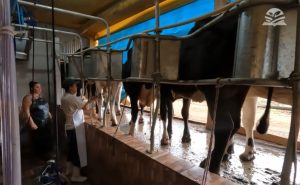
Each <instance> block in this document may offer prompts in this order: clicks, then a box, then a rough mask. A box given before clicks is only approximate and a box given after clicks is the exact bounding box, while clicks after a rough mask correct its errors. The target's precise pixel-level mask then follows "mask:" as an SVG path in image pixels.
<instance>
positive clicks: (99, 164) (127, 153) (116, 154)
mask: <svg viewBox="0 0 300 185" xmlns="http://www.w3.org/2000/svg"><path fill="white" fill-rule="evenodd" d="M115 130H116V129H115V128H112V127H107V128H102V129H99V127H96V126H94V125H91V124H88V123H87V124H86V133H87V135H86V137H87V153H88V171H89V172H90V173H89V175H88V177H89V182H90V184H91V185H123V184H124V185H196V184H201V180H202V175H203V173H204V170H203V169H202V168H200V167H198V166H196V165H194V164H192V163H190V162H188V161H185V160H182V159H179V158H177V157H174V156H173V155H172V154H171V153H170V152H168V151H162V150H159V149H158V150H157V151H155V152H154V153H153V154H148V153H146V150H147V149H149V146H148V144H146V143H144V142H143V141H141V140H139V139H137V138H135V137H132V136H129V135H127V134H125V133H123V132H121V131H118V132H117V134H116V135H115V137H113V135H114V133H115ZM231 184H234V183H233V182H231V181H229V180H226V179H224V178H222V177H220V176H218V175H215V174H212V173H208V177H207V185H231Z"/></svg>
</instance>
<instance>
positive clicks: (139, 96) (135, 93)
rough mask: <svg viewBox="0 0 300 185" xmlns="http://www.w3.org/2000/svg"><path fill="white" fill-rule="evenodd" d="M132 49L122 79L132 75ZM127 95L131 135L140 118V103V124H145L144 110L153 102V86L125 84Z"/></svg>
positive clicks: (136, 83)
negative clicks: (129, 106)
mask: <svg viewBox="0 0 300 185" xmlns="http://www.w3.org/2000/svg"><path fill="white" fill-rule="evenodd" d="M131 55H132V49H129V50H128V53H127V61H126V62H125V63H124V64H123V66H122V79H126V78H128V77H130V75H131V64H132V56H131ZM123 86H124V89H125V91H126V94H127V95H128V96H129V98H130V104H131V120H130V122H129V124H130V130H129V134H130V135H133V134H134V127H135V123H136V121H137V117H138V102H139V105H140V107H141V117H140V118H139V123H143V110H144V107H145V106H150V105H151V104H152V103H153V101H154V97H153V93H152V90H153V89H152V84H149V83H140V82H123Z"/></svg>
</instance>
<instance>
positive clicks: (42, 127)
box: [20, 81, 53, 160]
mask: <svg viewBox="0 0 300 185" xmlns="http://www.w3.org/2000/svg"><path fill="white" fill-rule="evenodd" d="M29 91H30V93H29V94H27V95H25V96H24V98H23V101H22V107H21V112H20V120H22V122H23V123H24V126H23V127H25V128H29V129H30V135H31V142H32V149H33V152H34V154H35V155H37V157H38V158H40V159H42V160H48V159H49V158H50V155H51V150H52V147H53V143H52V135H51V125H50V120H49V119H51V118H52V116H51V114H50V112H49V104H48V102H47V101H46V100H45V99H44V98H42V97H41V93H42V87H41V84H40V83H39V82H35V81H31V82H29Z"/></svg>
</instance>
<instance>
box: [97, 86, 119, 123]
mask: <svg viewBox="0 0 300 185" xmlns="http://www.w3.org/2000/svg"><path fill="white" fill-rule="evenodd" d="M107 83H108V82H107V81H95V85H96V92H97V95H98V97H99V99H98V102H97V105H98V110H99V112H98V115H99V120H100V121H101V120H102V119H103V118H104V115H103V113H102V105H103V100H104V101H105V102H106V103H108V110H107V113H109V112H110V113H111V121H112V126H116V125H118V124H119V123H118V120H117V115H120V114H121V107H120V99H121V87H122V82H118V81H111V92H108V91H109V88H108V84H107ZM109 94H110V96H108V95H109ZM115 103H117V104H116V106H115ZM115 107H116V108H117V110H116V111H115Z"/></svg>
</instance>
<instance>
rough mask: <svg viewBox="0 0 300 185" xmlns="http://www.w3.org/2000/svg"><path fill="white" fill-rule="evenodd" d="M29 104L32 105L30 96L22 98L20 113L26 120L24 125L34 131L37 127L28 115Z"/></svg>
mask: <svg viewBox="0 0 300 185" xmlns="http://www.w3.org/2000/svg"><path fill="white" fill-rule="evenodd" d="M31 104H32V99H31V96H30V95H27V96H25V97H24V98H23V101H22V112H23V115H24V118H25V120H27V121H26V124H28V126H29V127H30V128H31V129H33V130H36V129H37V128H38V127H37V125H36V124H35V123H34V121H33V119H32V117H31V115H30V106H31Z"/></svg>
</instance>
